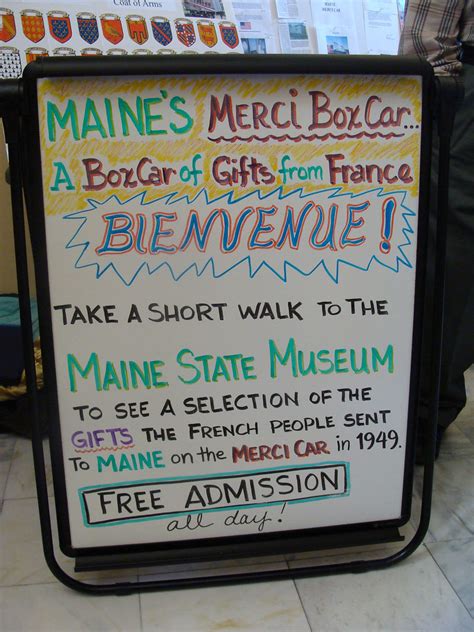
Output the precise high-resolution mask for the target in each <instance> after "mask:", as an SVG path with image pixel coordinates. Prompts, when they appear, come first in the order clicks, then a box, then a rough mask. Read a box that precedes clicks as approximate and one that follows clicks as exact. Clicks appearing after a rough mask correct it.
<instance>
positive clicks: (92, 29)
mask: <svg viewBox="0 0 474 632" xmlns="http://www.w3.org/2000/svg"><path fill="white" fill-rule="evenodd" d="M77 26H78V28H79V35H80V36H81V37H82V39H83V40H84V41H85V42H87V44H93V43H94V42H97V40H98V39H99V26H98V24H97V18H96V17H95V15H94V14H93V13H78V14H77Z"/></svg>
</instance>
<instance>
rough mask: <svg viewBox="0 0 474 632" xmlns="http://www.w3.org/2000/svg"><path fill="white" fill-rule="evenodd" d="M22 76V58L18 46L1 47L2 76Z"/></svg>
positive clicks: (0, 69)
mask: <svg viewBox="0 0 474 632" xmlns="http://www.w3.org/2000/svg"><path fill="white" fill-rule="evenodd" d="M20 76H21V58H20V51H19V50H18V48H13V46H1V47H0V78H1V79H16V78H17V77H20Z"/></svg>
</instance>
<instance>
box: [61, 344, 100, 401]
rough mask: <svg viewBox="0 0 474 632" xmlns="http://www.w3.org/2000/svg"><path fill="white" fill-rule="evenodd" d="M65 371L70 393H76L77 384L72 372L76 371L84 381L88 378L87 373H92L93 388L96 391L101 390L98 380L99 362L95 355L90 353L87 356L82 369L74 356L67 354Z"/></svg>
mask: <svg viewBox="0 0 474 632" xmlns="http://www.w3.org/2000/svg"><path fill="white" fill-rule="evenodd" d="M67 370H68V375H69V390H70V391H71V392H72V393H75V392H77V382H76V375H75V373H74V371H77V372H78V373H79V375H80V376H81V377H82V378H84V379H85V380H86V379H87V378H88V377H89V373H90V372H91V371H94V380H95V388H96V390H97V391H101V390H102V384H101V379H100V367H99V361H98V358H97V353H91V355H90V356H89V360H88V362H87V364H86V366H85V368H82V367H81V365H80V364H79V362H78V361H77V359H76V356H75V355H74V354H72V353H68V354H67Z"/></svg>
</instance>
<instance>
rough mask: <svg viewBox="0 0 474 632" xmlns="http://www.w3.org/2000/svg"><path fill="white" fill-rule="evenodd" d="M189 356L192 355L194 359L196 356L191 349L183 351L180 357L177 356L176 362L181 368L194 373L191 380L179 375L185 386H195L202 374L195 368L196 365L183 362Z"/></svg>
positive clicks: (179, 353) (179, 354) (180, 352)
mask: <svg viewBox="0 0 474 632" xmlns="http://www.w3.org/2000/svg"><path fill="white" fill-rule="evenodd" d="M188 354H191V356H192V357H194V354H193V352H192V351H191V349H181V351H179V352H178V355H177V356H176V361H177V362H178V364H179V366H182V367H183V368H185V369H192V370H193V371H194V377H192V378H191V379H189V380H185V379H184V377H181V376H180V375H178V378H179V380H180V381H181V382H183V384H194V383H195V382H197V381H198V380H199V378H200V377H201V372H200V370H199V369H198V368H197V367H195V366H194V364H190V363H189V362H183V356H185V355H188Z"/></svg>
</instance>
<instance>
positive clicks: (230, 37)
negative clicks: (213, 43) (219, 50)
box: [219, 22, 239, 48]
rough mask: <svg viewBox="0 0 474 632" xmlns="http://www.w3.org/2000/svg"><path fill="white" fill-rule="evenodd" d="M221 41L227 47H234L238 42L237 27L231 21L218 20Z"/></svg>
mask: <svg viewBox="0 0 474 632" xmlns="http://www.w3.org/2000/svg"><path fill="white" fill-rule="evenodd" d="M219 30H220V32H221V38H222V41H223V42H224V44H225V45H226V46H228V47H229V48H236V47H237V46H238V44H239V34H238V33H237V27H236V26H235V24H232V22H219Z"/></svg>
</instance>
